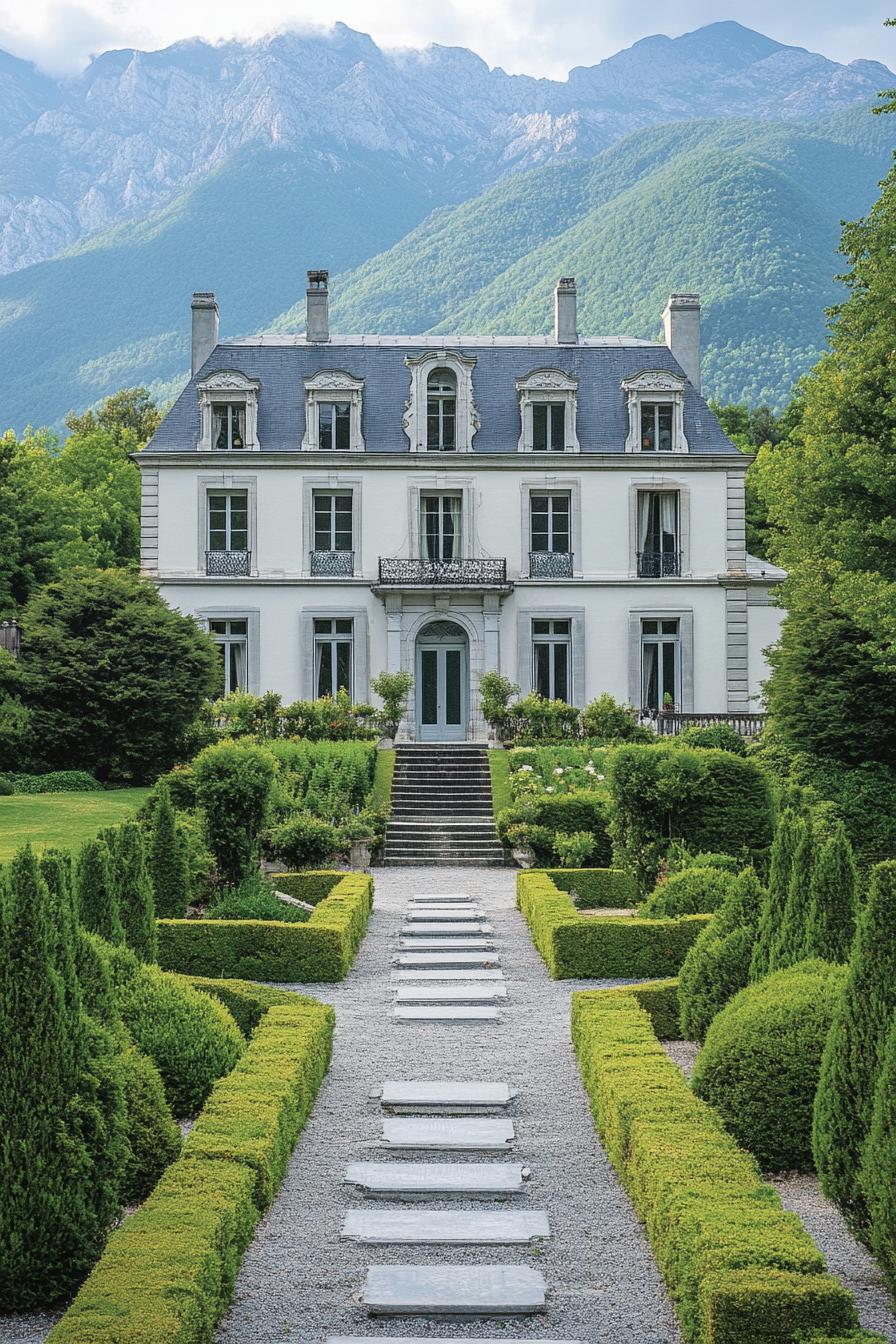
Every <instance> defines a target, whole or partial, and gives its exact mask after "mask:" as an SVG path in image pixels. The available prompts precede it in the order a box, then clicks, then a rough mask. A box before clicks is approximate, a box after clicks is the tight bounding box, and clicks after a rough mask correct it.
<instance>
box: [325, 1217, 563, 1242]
mask: <svg viewBox="0 0 896 1344" xmlns="http://www.w3.org/2000/svg"><path fill="white" fill-rule="evenodd" d="M550 1235H551V1229H550V1226H549V1224H548V1218H547V1214H546V1213H543V1212H542V1211H541V1210H540V1209H487V1210H486V1209H474V1210H473V1211H467V1210H458V1211H455V1210H453V1209H447V1210H446V1209H349V1210H348V1212H347V1213H346V1215H345V1222H344V1223H343V1224H342V1238H343V1240H344V1241H363V1242H365V1243H366V1244H367V1245H371V1246H426V1245H429V1246H525V1245H527V1244H528V1243H529V1242H532V1241H544V1240H546V1239H547V1238H548V1237H549V1236H550Z"/></svg>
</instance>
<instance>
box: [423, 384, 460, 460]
mask: <svg viewBox="0 0 896 1344" xmlns="http://www.w3.org/2000/svg"><path fill="white" fill-rule="evenodd" d="M456 427H457V379H456V378H455V376H454V374H453V373H452V372H451V370H450V369H434V370H433V372H432V373H431V374H430V375H429V377H428V378H427V380H426V448H427V451H428V452H431V453H432V452H436V453H453V452H454V451H455V449H456V448H457V435H456Z"/></svg>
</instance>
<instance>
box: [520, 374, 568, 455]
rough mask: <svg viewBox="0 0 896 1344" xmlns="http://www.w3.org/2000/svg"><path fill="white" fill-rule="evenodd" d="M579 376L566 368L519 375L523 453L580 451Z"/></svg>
mask: <svg viewBox="0 0 896 1344" xmlns="http://www.w3.org/2000/svg"><path fill="white" fill-rule="evenodd" d="M578 386H579V380H578V379H577V378H573V377H572V376H571V375H570V374H568V373H564V372H563V370H562V369H534V370H533V371H532V373H530V374H527V375H526V377H525V378H518V379H517V382H516V389H517V392H518V393H519V397H520V427H521V432H520V438H519V443H518V444H517V447H518V449H519V451H520V452H521V453H577V452H578V451H579V440H578V436H577V434H576V394H577V391H578Z"/></svg>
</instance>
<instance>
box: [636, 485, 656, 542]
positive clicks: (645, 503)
mask: <svg viewBox="0 0 896 1344" xmlns="http://www.w3.org/2000/svg"><path fill="white" fill-rule="evenodd" d="M653 498H654V497H653V495H652V494H651V493H650V492H649V491H647V490H639V491H638V550H639V551H640V552H641V553H642V554H643V553H644V552H645V551H646V550H647V549H648V548H647V538H648V536H649V535H650V506H651V504H652V502H653Z"/></svg>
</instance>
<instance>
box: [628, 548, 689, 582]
mask: <svg viewBox="0 0 896 1344" xmlns="http://www.w3.org/2000/svg"><path fill="white" fill-rule="evenodd" d="M638 578H639V579H679V578H681V551H639V552H638Z"/></svg>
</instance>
